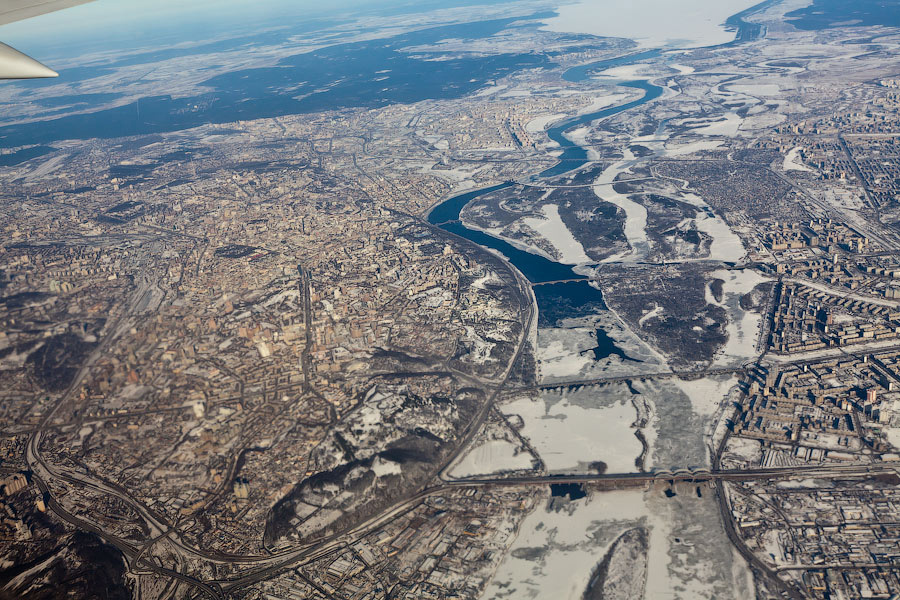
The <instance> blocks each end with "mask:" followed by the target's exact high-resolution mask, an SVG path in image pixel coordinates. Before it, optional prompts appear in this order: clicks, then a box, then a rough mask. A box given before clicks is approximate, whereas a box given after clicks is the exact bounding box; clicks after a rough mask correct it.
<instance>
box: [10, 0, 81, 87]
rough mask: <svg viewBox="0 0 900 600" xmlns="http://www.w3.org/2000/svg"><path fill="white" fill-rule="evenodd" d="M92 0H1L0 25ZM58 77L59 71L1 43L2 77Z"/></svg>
mask: <svg viewBox="0 0 900 600" xmlns="http://www.w3.org/2000/svg"><path fill="white" fill-rule="evenodd" d="M91 1H92V0H0V25H6V24H7V23H14V22H16V21H21V20H23V19H30V18H31V17H37V16H39V15H43V14H46V13H51V12H55V11H57V10H62V9H64V8H69V7H71V6H77V5H79V4H86V3H88V2H91ZM41 77H58V73H56V72H55V71H53V70H52V69H50V68H48V67H45V66H44V65H42V64H41V63H39V62H38V61H36V60H34V59H33V58H31V57H29V56H26V55H25V54H22V53H21V52H19V51H18V50H16V49H15V48H11V47H9V46H7V45H6V44H3V43H0V79H36V78H41Z"/></svg>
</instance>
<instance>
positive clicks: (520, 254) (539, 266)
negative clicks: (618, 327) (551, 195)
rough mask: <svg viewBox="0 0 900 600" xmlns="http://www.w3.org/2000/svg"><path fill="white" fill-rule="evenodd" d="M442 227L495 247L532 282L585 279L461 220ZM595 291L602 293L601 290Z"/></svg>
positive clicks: (561, 265) (478, 242)
mask: <svg viewBox="0 0 900 600" xmlns="http://www.w3.org/2000/svg"><path fill="white" fill-rule="evenodd" d="M440 227H441V229H443V230H445V231H449V232H450V233H455V234H456V235H458V236H460V237H464V238H466V239H467V240H470V241H472V242H475V243H476V244H479V245H481V246H485V247H487V248H493V249H494V250H497V251H498V252H500V253H502V254H503V256H505V257H506V258H507V259H509V262H511V263H512V264H514V265H515V266H516V268H517V269H519V271H521V272H522V274H523V275H525V277H527V278H528V281H531V282H532V283H542V282H545V281H560V280H564V279H585V277H584V275H578V274H576V273H573V272H572V267H569V266H567V265H563V264H560V263H558V262H554V261H552V260H549V259H546V258H544V257H543V256H539V255H537V254H532V253H531V252H525V251H524V250H519V249H518V248H516V247H515V246H513V245H512V244H509V243H507V242H504V241H503V240H501V239H497V238H495V237H494V236H492V235H488V234H486V233H484V232H481V231H478V230H476V229H468V228H467V227H466V226H465V225H463V224H462V223H461V222H459V221H452V222H450V223H445V224H443V225H441V226H440ZM591 289H593V288H591ZM594 291H596V292H597V293H598V294H600V291H599V290H594ZM601 298H602V294H601Z"/></svg>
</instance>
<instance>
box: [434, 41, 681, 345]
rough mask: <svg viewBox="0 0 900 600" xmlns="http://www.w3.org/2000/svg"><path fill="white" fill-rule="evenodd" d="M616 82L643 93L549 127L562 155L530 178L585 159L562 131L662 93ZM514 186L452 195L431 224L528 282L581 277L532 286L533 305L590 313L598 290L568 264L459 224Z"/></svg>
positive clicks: (598, 300) (576, 78) (618, 62)
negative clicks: (476, 203)
mask: <svg viewBox="0 0 900 600" xmlns="http://www.w3.org/2000/svg"><path fill="white" fill-rule="evenodd" d="M658 55H659V51H658V50H653V51H648V52H642V53H639V54H632V55H629V56H624V57H618V58H613V59H609V60H603V61H599V62H595V63H591V64H588V65H582V66H579V67H573V68H571V69H569V70H568V71H566V72H565V73H564V74H563V79H564V80H566V81H570V82H580V81H584V80H586V79H588V78H589V77H590V76H591V74H592V73H594V72H598V71H602V70H605V69H609V68H612V67H615V66H622V65H627V64H632V63H635V62H638V61H640V60H643V59H646V58H652V57H655V56H658ZM618 85H619V86H620V87H628V88H636V89H640V90H643V92H644V95H643V97H641V98H639V99H637V100H633V101H631V102H626V103H625V104H620V105H617V106H613V107H610V108H605V109H603V110H599V111H597V112H592V113H588V114H584V115H581V116H578V117H575V118H572V119H568V120H565V121H562V122H560V123H559V124H557V125H556V126H554V127H551V128H550V129H548V130H547V135H548V136H549V137H550V139H551V140H553V141H554V142H556V143H557V144H558V145H559V147H560V149H561V150H562V154H561V155H560V156H559V161H558V162H557V164H556V165H554V166H552V167H550V168H549V169H546V170H544V171H542V172H541V173H539V174H538V175H536V176H534V177H532V178H531V181H532V182H539V181H541V180H547V179H551V178H553V177H558V176H559V175H562V174H564V173H568V172H570V171H574V170H576V169H580V168H581V167H583V166H585V165H586V164H588V163H589V162H590V160H589V158H588V149H587V148H585V147H583V146H580V145H578V144H575V143H573V142H572V141H571V140H570V139H569V138H567V137H566V136H565V133H566V132H567V131H570V130H572V129H575V128H577V127H581V126H584V125H587V124H589V123H592V122H593V121H596V120H598V119H604V118H607V117H611V116H613V115H616V114H619V113H621V112H624V111H626V110H629V109H632V108H635V107H638V106H641V105H643V104H646V103H648V102H650V101H652V100H655V99H656V98H659V97H660V96H661V95H662V93H663V88H661V87H659V86H657V85H653V84H652V83H650V82H649V81H646V80H641V81H624V82H621V83H619V84H618ZM513 185H514V182H512V181H508V182H506V183H501V184H498V185H494V186H491V187H488V188H483V189H480V190H473V191H469V192H465V193H462V194H459V195H457V196H453V197H451V198H449V199H447V200H445V201H444V202H442V203H440V204H438V205H437V206H435V207H434V208H433V209H432V210H431V212H430V213H429V214H428V221H429V223H431V224H432V225H437V226H438V227H440V228H441V229H444V230H445V231H449V232H450V233H453V234H456V235H458V236H460V237H464V238H466V239H467V240H469V241H472V242H475V243H476V244H478V245H480V246H482V247H484V248H489V249H492V250H495V251H497V252H500V253H501V254H503V256H505V257H506V258H507V259H508V260H509V262H511V263H512V264H513V265H514V266H515V267H516V268H517V269H518V270H519V271H520V272H521V273H522V274H523V275H524V276H525V277H526V278H527V279H528V280H529V281H530V282H532V283H533V284H542V283H543V284H546V283H547V282H554V281H563V280H580V281H570V282H568V283H564V284H562V283H557V284H551V285H536V286H535V288H534V290H535V297H536V299H537V302H538V310H539V312H540V313H541V314H545V313H547V312H550V313H555V314H559V313H560V308H561V307H566V308H567V309H571V310H572V313H573V314H572V315H571V316H576V315H578V314H579V313H581V314H583V311H584V310H585V309H588V310H590V311H591V312H593V311H596V310H598V309H600V310H602V309H604V308H605V307H606V304H605V303H604V301H603V293H602V292H601V291H600V290H598V289H597V288H595V287H593V286H592V285H590V283H589V282H588V280H587V277H586V276H585V275H582V274H579V273H576V272H575V271H574V269H573V267H572V266H571V265H564V264H562V263H558V262H556V261H553V260H550V259H548V258H545V257H543V256H540V255H537V254H533V253H531V252H526V251H525V250H521V249H519V248H516V247H515V246H513V245H512V244H510V243H508V242H506V241H504V240H501V239H499V238H496V237H494V236H492V235H489V234H487V233H484V232H483V231H478V230H475V229H470V228H468V227H466V226H465V225H464V224H463V223H462V221H461V220H460V213H461V212H462V210H463V208H465V206H466V205H467V204H469V203H470V202H471V201H472V200H475V199H476V198H478V197H480V196H484V195H485V194H490V193H492V192H496V191H498V190H502V189H506V188H509V187H511V186H513ZM598 201H599V199H598ZM598 342H599V345H600V347H598V348H597V350H596V351H595V356H596V358H597V359H598V360H599V359H602V358H605V357H607V356H610V355H613V354H618V353H619V352H620V351H619V349H618V348H616V346H615V344H614V343H613V341H612V340H611V339H609V337H608V336H607V335H605V332H602V331H598Z"/></svg>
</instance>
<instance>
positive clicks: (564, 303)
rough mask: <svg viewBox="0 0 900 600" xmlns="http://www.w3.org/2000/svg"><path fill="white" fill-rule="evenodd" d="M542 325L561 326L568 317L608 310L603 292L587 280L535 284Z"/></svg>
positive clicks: (586, 315) (540, 323)
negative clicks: (561, 322)
mask: <svg viewBox="0 0 900 600" xmlns="http://www.w3.org/2000/svg"><path fill="white" fill-rule="evenodd" d="M534 297H535V299H536V300H537V303H538V307H539V308H540V312H539V314H538V324H539V325H540V326H541V327H559V326H560V321H562V320H563V319H568V318H578V317H589V316H591V315H595V314H597V313H598V312H600V311H603V310H606V302H605V301H604V300H603V293H602V292H600V290H598V289H597V288H595V287H593V286H591V284H590V283H589V282H588V281H587V280H584V281H567V282H565V283H554V284H550V285H536V286H534Z"/></svg>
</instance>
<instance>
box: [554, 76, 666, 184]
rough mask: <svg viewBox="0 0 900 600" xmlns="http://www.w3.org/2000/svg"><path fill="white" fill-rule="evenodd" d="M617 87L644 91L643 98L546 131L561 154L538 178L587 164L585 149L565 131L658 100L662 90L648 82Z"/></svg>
mask: <svg viewBox="0 0 900 600" xmlns="http://www.w3.org/2000/svg"><path fill="white" fill-rule="evenodd" d="M619 85H620V86H621V87H630V88H636V89H639V90H644V96H643V97H642V98H639V99H638V100H634V101H632V102H627V103H625V104H620V105H618V106H612V107H610V108H605V109H603V110H601V111H597V112H593V113H590V114H586V115H583V116H581V117H577V118H575V119H571V120H569V121H565V122H564V123H562V124H560V125H557V126H556V127H552V128H550V129H548V130H547V135H548V136H549V137H550V139H551V140H553V141H554V142H556V143H557V144H559V145H560V147H561V148H562V150H563V153H562V155H561V156H560V157H559V162H558V163H557V164H555V165H554V166H552V167H550V168H549V169H546V170H545V171H542V172H541V173H540V174H538V178H542V179H547V178H550V177H556V176H558V175H562V174H563V173H568V172H569V171H573V170H575V169H578V168H580V167H582V166H584V165H585V164H587V162H588V151H587V149H586V148H583V147H582V146H579V145H577V144H573V143H572V142H571V141H570V140H569V138H567V137H566V136H565V132H566V131H570V130H572V129H575V128H576V127H581V126H583V125H587V124H589V123H591V122H593V121H596V120H597V119H604V118H606V117H611V116H612V115H617V114H619V113H620V112H624V111H626V110H628V109H630V108H634V107H636V106H640V105H641V104H646V103H647V102H650V101H651V100H655V99H656V98H659V97H660V95H662V92H663V88H661V87H659V86H656V85H653V84H652V83H650V82H649V81H624V82H622V83H620V84H619Z"/></svg>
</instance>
